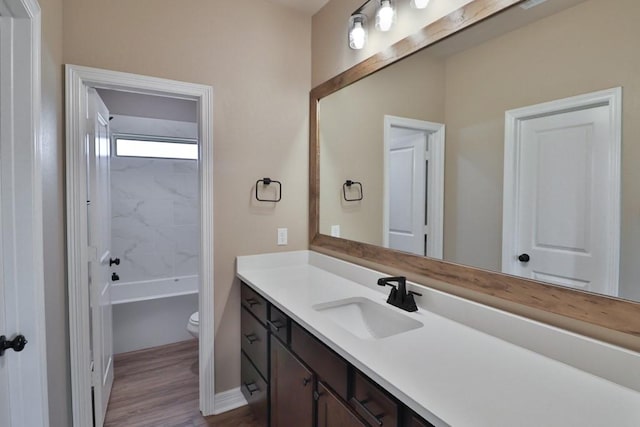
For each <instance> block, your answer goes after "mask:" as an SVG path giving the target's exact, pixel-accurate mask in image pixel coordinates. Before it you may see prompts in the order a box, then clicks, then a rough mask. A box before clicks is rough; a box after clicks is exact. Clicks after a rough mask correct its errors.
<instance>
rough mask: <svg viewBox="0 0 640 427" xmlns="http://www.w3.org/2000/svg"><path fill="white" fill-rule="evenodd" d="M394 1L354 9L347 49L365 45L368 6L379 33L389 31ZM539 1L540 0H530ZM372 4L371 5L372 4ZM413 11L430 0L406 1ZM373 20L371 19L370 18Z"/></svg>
mask: <svg viewBox="0 0 640 427" xmlns="http://www.w3.org/2000/svg"><path fill="white" fill-rule="evenodd" d="M395 1H396V0H366V1H365V2H364V4H363V5H362V6H360V7H359V8H358V9H356V11H355V12H353V13H352V14H351V17H349V32H348V36H349V47H350V48H351V49H354V50H360V49H362V48H364V46H365V45H366V44H367V17H371V16H372V15H373V14H370V10H369V9H370V8H369V6H371V5H374V6H373V7H375V4H376V3H377V5H378V6H377V8H376V9H375V10H376V12H375V15H376V21H375V22H376V28H377V29H378V30H379V31H389V30H390V29H391V27H392V26H393V24H394V22H395V20H396V10H395ZM532 1H540V0H532ZM542 1H545V0H542ZM372 2H373V3H372ZM407 2H409V3H410V4H411V7H413V8H414V9H425V8H426V7H427V6H428V5H429V2H430V0H407ZM371 19H373V18H371Z"/></svg>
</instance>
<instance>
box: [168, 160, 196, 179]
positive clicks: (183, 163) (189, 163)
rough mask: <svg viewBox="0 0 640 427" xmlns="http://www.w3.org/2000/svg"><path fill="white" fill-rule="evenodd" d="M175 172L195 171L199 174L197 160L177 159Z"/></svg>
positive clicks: (174, 167) (174, 165)
mask: <svg viewBox="0 0 640 427" xmlns="http://www.w3.org/2000/svg"><path fill="white" fill-rule="evenodd" d="M173 172H176V173H193V174H195V176H196V177H197V176H198V161H197V160H175V161H174V162H173Z"/></svg>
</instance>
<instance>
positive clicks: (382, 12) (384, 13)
mask: <svg viewBox="0 0 640 427" xmlns="http://www.w3.org/2000/svg"><path fill="white" fill-rule="evenodd" d="M395 14H396V12H395V11H394V10H393V7H392V6H391V1H390V0H382V1H381V2H380V7H379V8H378V12H377V13H376V28H377V29H379V30H380V31H389V30H390V29H391V25H393V19H394V17H395Z"/></svg>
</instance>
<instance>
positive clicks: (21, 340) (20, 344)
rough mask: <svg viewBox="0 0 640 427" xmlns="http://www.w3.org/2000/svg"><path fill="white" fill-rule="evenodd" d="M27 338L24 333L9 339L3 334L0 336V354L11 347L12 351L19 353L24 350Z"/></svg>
mask: <svg viewBox="0 0 640 427" xmlns="http://www.w3.org/2000/svg"><path fill="white" fill-rule="evenodd" d="M27 342H28V341H27V339H26V338H25V337H24V335H18V336H17V337H15V338H14V339H12V340H11V341H9V340H7V337H5V336H4V335H2V336H0V356H3V355H4V352H5V350H8V349H10V348H11V349H13V351H15V352H17V353H19V352H21V351H22V350H24V346H25V345H27Z"/></svg>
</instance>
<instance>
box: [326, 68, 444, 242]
mask: <svg viewBox="0 0 640 427" xmlns="http://www.w3.org/2000/svg"><path fill="white" fill-rule="evenodd" d="M444 71H445V68H444V61H443V60H441V59H438V58H431V57H429V56H427V55H414V56H412V57H409V58H407V59H406V60H405V61H402V62H400V63H398V64H396V65H394V66H393V67H391V68H387V69H385V70H382V71H381V72H379V73H376V74H374V75H372V76H371V77H370V78H367V79H364V80H361V81H359V82H356V83H354V84H353V85H351V86H349V87H347V88H345V89H343V90H340V91H338V92H336V93H334V94H331V95H329V96H328V97H326V98H324V99H323V100H322V101H321V102H320V115H321V117H322V121H321V126H320V158H321V159H322V160H321V162H320V179H321V183H322V185H321V188H320V207H321V209H320V233H322V234H328V235H330V234H331V226H332V225H340V229H341V237H343V238H346V239H350V240H357V241H359V242H366V243H371V244H374V245H382V238H383V198H384V192H383V189H384V173H383V172H384V171H383V161H384V149H383V147H384V141H383V139H384V138H383V136H384V133H383V131H384V126H383V125H384V116H385V115H392V116H400V117H406V118H411V119H418V120H427V121H431V122H438V123H442V122H443V121H444V107H445V105H444V87H445V75H444ZM398 82H414V84H410V85H402V86H401V87H399V86H398ZM347 179H352V180H354V181H360V182H362V185H363V187H364V188H363V190H364V199H363V200H362V201H360V202H345V201H344V199H343V194H342V184H343V183H344V182H345V180H347ZM347 195H348V196H349V197H356V196H357V192H356V193H353V194H351V195H350V194H349V193H348V194H347Z"/></svg>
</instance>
